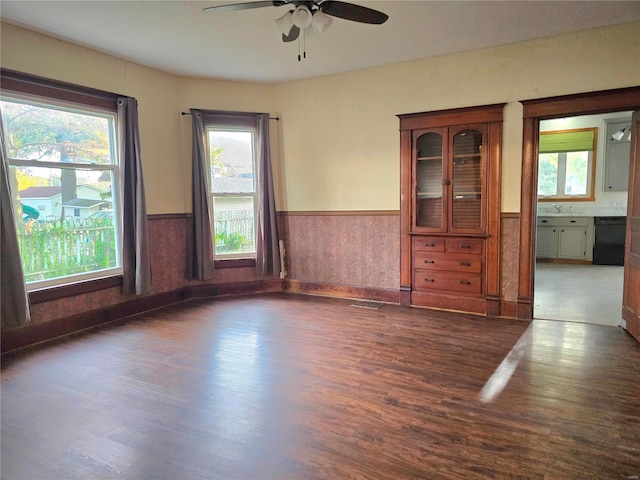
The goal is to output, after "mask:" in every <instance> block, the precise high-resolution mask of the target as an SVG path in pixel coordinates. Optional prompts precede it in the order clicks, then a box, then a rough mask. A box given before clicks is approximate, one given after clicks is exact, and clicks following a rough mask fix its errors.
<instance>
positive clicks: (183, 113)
mask: <svg viewBox="0 0 640 480" xmlns="http://www.w3.org/2000/svg"><path fill="white" fill-rule="evenodd" d="M180 114H181V115H191V112H180ZM269 120H278V121H279V120H280V117H269Z"/></svg>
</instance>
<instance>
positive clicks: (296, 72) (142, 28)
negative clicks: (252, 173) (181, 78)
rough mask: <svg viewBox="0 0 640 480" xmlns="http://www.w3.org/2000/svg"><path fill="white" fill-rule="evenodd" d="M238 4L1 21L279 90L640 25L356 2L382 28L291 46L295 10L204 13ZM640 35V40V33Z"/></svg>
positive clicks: (483, 8) (536, 10)
mask: <svg viewBox="0 0 640 480" xmlns="http://www.w3.org/2000/svg"><path fill="white" fill-rule="evenodd" d="M227 3H240V2H237V1H233V0H230V1H195V0H194V1H156V0H148V1H130V0H111V1H57V0H52V1H30V0H1V1H0V15H1V16H2V19H3V21H6V22H8V23H12V24H15V25H20V26H23V27H26V28H29V29H31V30H36V31H39V32H43V33H46V34H49V35H52V36H54V37H58V38H61V39H65V40H68V41H71V42H73V43H77V44H80V45H84V46H87V47H91V48H93V49H96V50H99V51H102V52H107V53H110V54H113V55H116V56H118V57H122V58H125V59H128V60H131V61H134V62H136V63H140V64H142V65H147V66H150V67H154V68H157V69H159V70H163V71H166V72H170V73H174V74H178V75H186V76H196V77H214V78H221V79H229V80H241V81H252V82H264V83H276V82H282V81H287V80H297V79H303V78H309V77H316V76H321V75H328V74H333V73H340V72H345V71H350V70H357V69H361V68H366V67H370V66H375V65H382V64H388V63H393V62H398V61H404V60H411V59H416V58H424V57H430V56H435V55H443V54H449V53H453V52H460V51H465V50H473V49H477V48H482V47H490V46H496V45H504V44H508V43H513V42H518V41H522V40H529V39H534V38H540V37H546V36H550V35H556V34H561V33H565V32H571V31H578V30H585V29H589V28H594V27H599V26H605V25H612V24H617V23H625V22H630V21H634V20H639V19H640V1H544V0H538V1H419V0H414V1H399V0H396V1H364V2H363V1H354V2H352V3H357V4H360V5H364V6H367V7H370V8H374V9H376V10H380V11H382V12H384V13H386V14H387V15H389V20H388V21H387V22H386V23H385V24H383V25H367V24H361V23H356V22H351V21H347V20H342V19H339V18H336V19H335V20H334V22H333V25H332V26H331V28H330V29H329V30H328V31H327V32H325V33H324V34H322V35H315V34H308V35H307V37H306V50H307V58H306V59H304V60H302V61H301V62H298V60H297V55H298V43H297V42H292V43H287V44H284V43H282V41H281V34H280V32H279V31H278V29H277V27H276V25H275V23H274V20H275V19H276V18H278V17H280V16H281V15H283V14H284V13H285V12H286V11H287V9H288V8H289V7H277V8H276V7H266V8H256V9H251V10H243V11H232V12H215V13H214V12H203V11H202V9H203V8H204V7H209V6H213V5H224V4H227ZM639 35H640V33H639Z"/></svg>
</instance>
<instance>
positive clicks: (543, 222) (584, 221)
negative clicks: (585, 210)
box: [536, 217, 589, 227]
mask: <svg viewBox="0 0 640 480" xmlns="http://www.w3.org/2000/svg"><path fill="white" fill-rule="evenodd" d="M536 223H537V225H538V226H539V227H543V226H551V227H564V226H567V227H569V226H573V227H586V226H587V225H588V224H589V218H588V217H538V218H537V222H536Z"/></svg>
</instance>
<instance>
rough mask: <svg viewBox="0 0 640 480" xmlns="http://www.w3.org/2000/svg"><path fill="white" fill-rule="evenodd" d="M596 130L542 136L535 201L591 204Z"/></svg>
mask: <svg viewBox="0 0 640 480" xmlns="http://www.w3.org/2000/svg"><path fill="white" fill-rule="evenodd" d="M596 136H597V128H584V129H576V130H565V131H553V132H542V133H541V134H540V142H539V155H538V199H539V200H540V201H545V200H547V201H555V200H574V201H577V200H593V199H594V181H593V177H594V172H595V170H594V168H595V167H594V165H595V145H596Z"/></svg>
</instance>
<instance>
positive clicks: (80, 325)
mask: <svg viewBox="0 0 640 480" xmlns="http://www.w3.org/2000/svg"><path fill="white" fill-rule="evenodd" d="M184 299H185V294H184V289H179V290H174V291H171V292H163V293H159V294H156V295H147V296H144V297H136V298H135V299H132V300H129V301H127V302H123V303H118V304H116V305H112V306H111V307H107V308H102V309H98V310H91V311H88V312H83V313H79V314H76V315H71V316H68V317H62V318H58V319H56V320H51V321H49V322H44V323H39V324H32V325H27V326H24V327H19V328H14V329H11V330H7V331H4V332H2V339H1V341H0V351H1V352H2V354H3V355H4V354H5V353H8V352H11V351H14V350H18V349H20V348H25V347H29V346H32V345H35V344H37V343H41V342H45V341H47V340H52V339H54V338H57V337H62V336H65V335H69V334H71V333H76V332H80V331H82V330H86V329H89V328H93V327H97V326H99V325H102V324H105V323H109V322H113V321H114V320H120V319H123V318H126V317H130V316H132V315H137V314H139V313H143V312H148V311H150V310H155V309H156V308H161V307H165V306H167V305H171V304H174V303H178V302H181V301H183V300H184Z"/></svg>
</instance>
